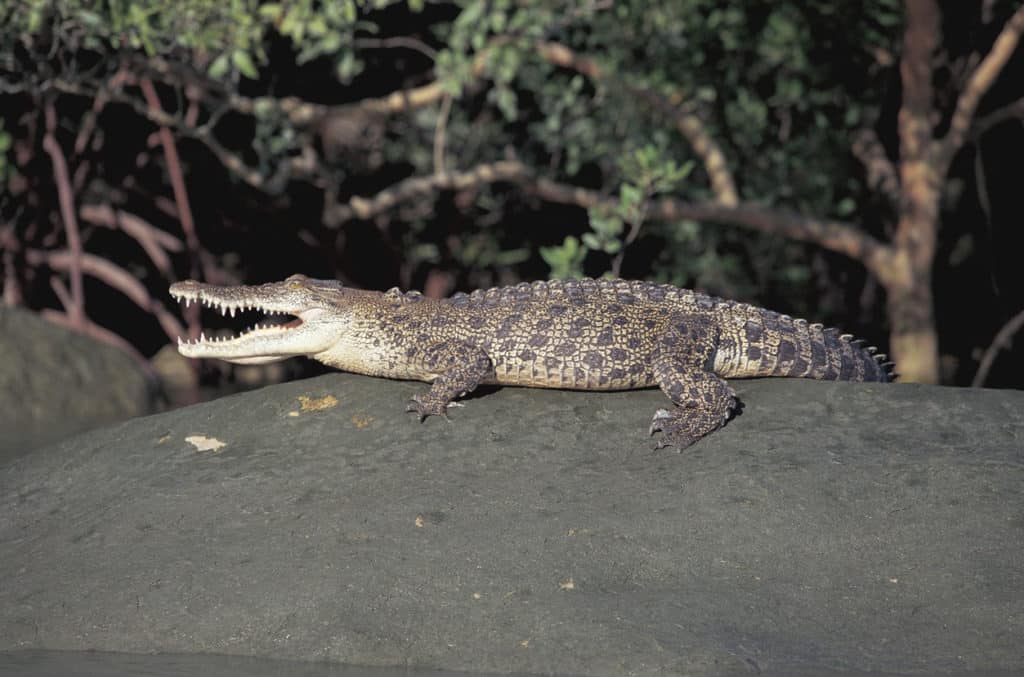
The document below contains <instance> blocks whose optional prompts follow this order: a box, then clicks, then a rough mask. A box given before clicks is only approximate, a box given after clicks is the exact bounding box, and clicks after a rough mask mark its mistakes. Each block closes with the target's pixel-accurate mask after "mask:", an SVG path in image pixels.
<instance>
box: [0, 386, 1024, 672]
mask: <svg viewBox="0 0 1024 677" xmlns="http://www.w3.org/2000/svg"><path fill="white" fill-rule="evenodd" d="M734 385H735V386H736V387H737V390H738V392H739V394H740V396H741V397H742V398H743V399H744V400H745V402H746V409H745V411H744V413H743V414H742V415H741V416H739V417H737V418H736V419H735V420H733V421H732V422H731V423H730V424H729V425H728V426H727V427H726V428H724V429H723V430H721V431H719V432H716V433H714V434H713V435H711V436H710V437H708V438H706V439H705V440H703V441H701V442H699V443H698V444H697V445H695V446H694V447H692V448H690V449H689V450H687V451H686V452H684V453H682V454H677V453H674V452H671V451H665V450H663V451H657V452H656V451H653V450H652V442H651V441H650V439H649V438H647V437H646V430H647V425H648V422H649V418H650V415H651V413H652V412H653V410H654V409H655V408H657V407H659V406H663V405H664V398H663V396H662V395H661V393H659V392H657V391H646V392H633V393H571V392H557V391H544V390H528V389H514V388H505V389H502V390H498V391H496V392H490V393H485V394H483V395H482V396H480V397H474V398H471V399H470V400H469V401H467V403H466V407H465V408H463V409H456V410H454V411H453V412H452V419H453V422H452V423H447V422H445V421H444V420H441V419H436V418H435V419H429V420H428V421H427V422H426V423H424V424H422V425H420V424H418V423H416V422H415V420H414V419H413V418H411V416H410V415H408V414H404V413H403V409H404V406H405V401H406V399H407V398H408V397H409V396H410V395H412V394H413V393H416V392H419V391H421V390H422V389H423V388H424V385H423V384H415V383H398V382H389V381H384V380H377V379H370V378H364V377H358V376H351V375H344V374H337V375H329V376H325V377H320V378H316V379H311V380H307V381H301V382H295V383H290V384H286V385H281V386H275V387H273V388H267V389H264V390H259V391H255V392H250V393H245V394H241V395H237V396H233V397H229V398H225V399H222V400H219V401H216V402H212V403H208V404H203V405H198V406H194V407H189V408H187V409H181V410H178V411H173V412H170V413H165V414H160V415H157V416H151V417H148V418H143V419H135V420H132V421H128V422H125V423H122V424H119V425H116V426H113V427H109V428H106V429H104V430H99V431H94V432H91V433H87V434H85V435H82V436H79V437H77V438H74V439H72V440H68V441H65V442H63V443H61V444H59V445H56V446H51V447H48V448H46V449H42V450H39V451H37V452H35V453H33V454H31V455H29V456H27V457H24V458H21V459H18V460H17V461H15V462H13V463H12V464H10V465H9V466H7V467H6V468H4V469H3V471H2V474H0V482H2V484H0V553H2V556H0V580H2V581H3V585H2V587H0V650H3V649H8V650H13V649H99V650H109V651H128V652H153V651H161V652H179V653H181V652H183V653H215V654H218V653H219V654H244V655H252V656H267V657H275V658H286V659H287V658H290V659H302V660H329V661H339V662H345V663H350V664H362V665H411V666H423V667H438V668H447V669H461V670H472V671H484V670H490V671H496V672H506V671H512V670H516V671H527V672H542V673H551V672H559V673H573V674H608V675H621V674H626V673H629V674H664V673H673V674H674V673H678V672H695V673H715V674H729V673H737V674H747V673H753V672H756V671H759V670H760V671H765V672H768V673H792V672H802V673H805V674H821V673H825V672H831V673H843V672H861V671H879V672H890V673H911V672H913V673H940V672H956V673H967V672H983V671H1005V672H1008V673H1009V672H1013V671H1016V670H1021V669H1024V646H1022V643H1021V637H1024V546H1022V543H1024V502H1022V500H1021V499H1022V489H1021V487H1024V471H1022V450H1024V393H1020V392H996V391H985V390H954V389H948V388H938V387H926V386H912V385H854V384H843V383H838V384H836V383H814V382H801V381H781V380H765V381H758V382H741V381H737V382H735V383H734ZM330 397H334V398H336V401H332V400H331V399H330ZM322 398H327V399H322ZM219 444H222V445H223V446H220V447H218V445H219Z"/></svg>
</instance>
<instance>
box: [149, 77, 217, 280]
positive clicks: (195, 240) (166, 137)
mask: <svg viewBox="0 0 1024 677" xmlns="http://www.w3.org/2000/svg"><path fill="white" fill-rule="evenodd" d="M139 87H140V88H141V89H142V96H143V97H144V98H145V99H146V104H147V105H148V106H149V108H150V109H151V110H162V107H161V105H160V97H158V96H157V94H156V88H155V87H154V86H153V82H152V81H151V80H150V79H149V78H142V79H141V81H140V82H139ZM158 134H159V136H160V145H161V146H162V147H163V151H164V159H165V160H166V161H167V174H168V176H169V177H170V180H171V190H172V191H173V192H174V201H175V203H176V204H177V207H178V220H179V221H180V222H181V230H182V231H183V232H184V233H185V247H186V249H187V250H188V258H189V268H190V276H191V277H198V274H199V265H200V261H199V247H200V245H199V236H198V235H197V234H196V225H195V222H194V221H193V220H192V206H191V204H189V199H188V189H187V188H186V186H185V175H184V173H183V172H182V170H181V160H180V158H179V157H178V149H177V147H176V146H175V144H174V135H173V134H171V130H170V129H169V128H168V127H167V126H166V125H160V127H159V129H158ZM203 272H204V273H205V272H206V271H203ZM206 278H207V279H209V276H206Z"/></svg>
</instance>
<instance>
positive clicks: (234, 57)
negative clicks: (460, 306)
mask: <svg viewBox="0 0 1024 677" xmlns="http://www.w3.org/2000/svg"><path fill="white" fill-rule="evenodd" d="M416 13H421V15H420V14H416ZM411 14H415V18H416V20H415V21H410V19H409V17H410V15H411ZM396 16H397V17H399V19H394V17H396ZM402 17H404V18H402ZM0 19H2V21H0V55H10V54H13V53H15V52H16V51H17V49H23V50H27V51H28V52H29V53H30V54H32V55H35V56H36V57H37V59H36V64H35V65H37V66H38V68H39V72H38V73H31V72H26V69H25V68H24V65H23V64H21V63H14V62H13V60H11V59H10V58H9V57H6V56H5V57H4V58H6V59H7V60H6V61H4V60H0V77H2V78H3V79H4V80H6V81H7V82H18V81H19V79H22V78H32V77H35V78H36V80H37V81H40V82H42V81H45V80H46V79H47V78H49V77H52V75H53V74H52V73H49V72H46V69H47V68H50V67H51V64H50V62H49V61H48V60H47V57H46V55H47V54H51V53H56V52H61V53H64V54H70V55H81V53H82V51H83V50H91V52H92V53H94V54H98V55H101V56H104V55H105V56H107V57H109V58H110V63H111V64H112V63H114V62H115V58H116V56H117V55H118V54H119V53H122V52H128V51H131V52H137V53H140V54H144V55H148V56H152V57H156V56H159V57H162V58H164V59H167V60H169V61H171V62H174V63H181V64H186V65H188V66H190V67H197V68H199V69H200V70H202V71H204V72H205V73H206V74H207V75H208V76H209V77H210V78H212V79H214V80H218V81H220V82H221V83H223V84H224V85H226V87H227V90H228V91H229V92H232V93H234V92H235V91H236V88H237V86H238V85H239V84H240V82H239V81H240V79H246V80H249V82H245V83H242V84H244V86H245V87H246V88H248V89H247V93H250V92H251V90H253V89H255V90H257V91H258V93H259V94H260V95H263V96H266V97H268V98H270V97H273V96H274V95H275V88H276V87H277V85H278V84H279V83H277V82H276V80H275V74H274V73H272V72H270V68H269V66H270V64H268V61H267V56H268V50H267V47H268V45H269V44H270V43H269V39H270V37H271V36H276V38H277V39H279V40H280V39H281V38H283V39H284V40H286V41H287V42H289V43H290V44H291V45H292V46H293V47H294V58H295V64H294V66H293V68H294V69H295V70H296V72H300V73H305V74H307V75H308V74H309V73H325V72H326V73H333V78H334V81H333V82H320V83H319V85H320V86H319V87H318V88H317V89H316V90H314V91H313V92H312V94H313V96H311V97H310V98H319V97H320V96H321V95H322V93H323V96H325V97H326V98H330V97H333V98H335V99H337V98H338V97H339V94H340V93H342V92H343V93H344V96H346V97H349V96H350V95H352V94H353V92H355V94H357V95H358V94H360V92H359V91H358V90H355V89H352V90H350V89H348V88H349V87H353V88H354V87H356V86H357V85H358V84H359V83H360V82H364V83H365V82H371V83H376V82H377V81H378V80H379V79H380V78H388V80H387V82H389V83H391V84H392V85H393V87H394V89H395V90H397V89H401V88H410V87H415V86H419V85H422V84H425V83H429V82H434V81H436V82H439V83H440V84H441V85H442V87H443V88H444V90H445V91H446V92H447V93H448V94H450V95H451V97H452V108H451V110H450V111H449V112H448V114H447V117H444V118H443V119H442V116H441V114H440V113H439V106H437V105H430V106H426V107H423V108H420V109H413V110H410V111H406V112H403V113H401V114H397V115H392V116H390V117H388V118H387V119H386V120H384V119H382V120H381V121H380V124H382V125H388V128H387V130H386V132H385V133H384V134H382V140H381V141H380V142H379V145H380V147H379V148H375V149H374V150H375V151H379V155H380V157H381V158H382V160H381V161H382V162H384V163H386V165H387V166H388V167H389V168H390V169H391V170H392V171H391V173H390V174H387V176H388V177H389V179H388V180H389V181H390V180H393V179H394V177H395V176H396V175H397V174H399V173H404V174H409V175H421V176H422V175H427V174H430V173H431V172H433V171H434V162H435V161H436V158H435V148H434V144H435V142H436V140H437V138H438V137H437V134H438V129H439V127H443V128H444V130H443V131H444V138H445V145H444V148H443V149H442V150H444V153H445V158H446V159H445V161H446V163H447V165H448V166H450V167H452V168H457V169H466V168H470V167H473V166H475V165H477V164H480V163H484V162H492V161H494V160H496V159H501V158H503V157H506V156H507V155H509V154H513V155H514V156H515V157H516V158H518V159H521V160H523V161H524V162H526V163H528V164H530V165H532V166H534V167H535V168H536V170H537V173H538V174H539V175H542V176H545V177H550V178H552V179H555V180H558V181H561V182H564V183H567V184H575V185H586V186H588V187H591V188H598V189H599V190H601V192H602V193H603V194H604V195H609V196H616V202H615V204H614V205H613V206H612V207H608V208H595V209H591V210H589V213H588V214H587V217H588V220H589V227H587V226H586V225H585V224H583V223H577V224H564V226H563V225H561V224H553V225H550V226H545V228H547V229H548V230H545V231H543V232H542V231H541V229H540V228H534V227H530V226H527V227H522V228H519V227H510V226H509V224H508V223H507V222H501V221H498V225H488V226H483V225H476V226H474V225H464V226H462V228H461V230H459V231H458V232H456V233H448V234H446V235H445V236H437V235H432V233H433V232H434V231H433V230H432V229H431V228H430V227H429V226H428V221H429V217H427V216H424V214H423V213H422V212H420V213H417V214H415V215H414V216H412V217H410V219H409V222H411V223H413V224H415V225H411V226H410V225H406V226H404V230H402V231H401V232H397V233H391V234H390V236H391V237H392V239H393V241H394V242H396V243H397V244H396V245H395V246H396V249H398V250H400V251H399V252H398V255H399V256H400V257H401V258H402V259H403V260H405V261H407V262H409V264H410V265H411V266H413V267H419V268H426V267H429V266H437V265H457V266H462V267H465V268H468V269H480V268H484V269H489V270H491V271H492V272H500V271H502V270H504V271H508V270H509V269H515V268H516V267H519V266H523V267H524V269H526V270H532V271H536V270H537V268H538V265H540V266H542V265H546V266H547V267H548V268H550V271H551V274H552V275H553V276H556V277H563V276H577V275H581V274H582V273H583V272H584V269H585V268H586V272H590V273H591V274H595V273H600V272H603V271H605V270H608V269H610V268H612V267H613V265H618V264H619V263H621V262H622V260H623V257H624V256H625V257H626V258H627V260H630V261H632V262H633V264H634V265H633V270H635V271H636V272H637V274H644V275H648V276H651V277H657V278H660V279H666V280H671V281H673V282H677V283H681V284H689V285H697V286H701V287H705V288H710V289H712V290H714V291H717V292H720V293H736V295H741V296H749V292H751V290H753V289H754V288H755V287H758V288H764V287H765V286H771V285H773V284H777V285H790V284H800V283H801V280H806V278H807V275H808V269H807V267H806V265H804V264H802V263H800V262H799V261H797V260H795V259H794V257H795V256H801V255H802V253H803V251H804V250H802V249H801V248H799V247H796V248H794V247H789V246H787V247H769V246H765V242H766V241H768V240H769V239H770V238H766V237H761V236H758V235H756V234H753V233H751V232H750V231H740V230H738V229H729V228H721V227H709V226H704V225H700V224H695V223H691V222H681V223H660V222H657V221H652V220H649V219H648V218H647V214H646V210H645V205H646V204H647V202H648V200H650V199H652V198H657V197H659V196H668V195H670V196H673V197H677V198H679V199H682V200H689V201H702V200H707V199H710V198H711V197H713V196H712V195H711V193H710V188H709V180H708V177H707V174H706V171H705V169H704V167H703V163H702V162H701V159H700V158H699V157H698V155H697V154H696V153H695V151H694V149H693V147H692V146H691V145H690V143H689V141H688V140H687V138H686V136H685V135H684V134H682V133H681V132H680V130H679V129H678V128H677V126H676V121H675V120H674V119H673V118H672V117H671V115H668V114H666V113H665V112H656V111H654V110H652V107H651V105H650V103H649V102H648V101H645V100H644V99H643V97H639V96H637V95H636V92H637V91H642V90H645V91H648V92H652V93H655V94H657V95H658V96H661V97H663V98H664V99H667V100H669V101H671V102H672V105H673V106H675V107H677V108H678V109H679V110H680V111H683V112H686V113H692V114H694V115H695V116H696V117H697V118H698V119H699V120H700V121H701V122H702V124H703V125H704V127H705V130H704V131H705V132H706V133H707V134H708V135H709V136H710V137H711V138H713V139H715V140H716V141H717V142H718V143H719V145H720V146H721V147H722V150H723V152H724V153H725V156H726V160H727V163H728V166H729V168H730V170H731V171H732V172H733V173H734V176H735V179H736V183H737V185H739V186H740V187H741V190H742V193H743V196H744V198H746V199H750V200H754V201H758V202H762V203H765V204H784V205H786V206H788V207H791V208H794V209H798V210H803V211H806V212H808V213H813V214H819V215H830V216H836V217H842V218H846V219H849V220H853V221H856V220H857V219H859V218H861V216H862V214H863V212H862V210H863V209H865V208H866V207H865V200H864V199H863V194H862V193H863V192H864V190H863V186H861V184H860V182H859V180H858V179H856V178H855V173H856V171H857V167H856V166H855V165H853V163H852V161H851V158H850V153H849V149H850V146H851V139H852V135H853V133H855V132H856V131H858V130H859V129H861V128H862V126H864V125H865V124H867V123H869V122H870V121H873V120H875V119H877V106H878V104H879V102H880V101H881V99H882V93H881V91H880V89H879V88H880V87H881V86H883V84H884V82H885V79H884V78H883V77H880V76H881V71H882V69H883V68H887V67H889V66H887V65H886V64H885V63H883V60H881V59H880V58H879V57H878V55H879V54H884V53H889V52H891V50H892V49H893V45H894V44H896V41H897V40H898V31H899V26H900V21H901V8H900V3H899V0H865V2H861V3H849V2H842V1H840V0H822V1H821V2H813V3H807V2H800V1H798V0H743V1H742V2H741V1H740V0H733V1H731V2H722V1H721V0H675V1H674V2H668V3H665V2H655V1H654V0H619V1H617V2H614V3H604V2H587V3H580V2H577V1H575V0H573V1H570V0H551V1H542V0H525V1H523V0H463V1H461V2H451V3H445V2H441V3H431V4H430V5H427V4H426V3H424V2H422V0H417V1H414V2H407V3H403V2H397V1H395V0H337V1H335V2H321V1H319V0H288V1H287V2H285V1H283V0H280V1H276V2H259V1H258V0H109V1H107V2H99V3H97V2H94V1H93V0H24V1H20V2H15V3H13V4H9V5H8V6H6V7H5V8H2V9H0ZM420 19H422V20H420ZM396 35H397V36H403V37H408V38H409V39H410V40H411V41H417V42H419V43H421V44H422V45H423V46H424V48H423V49H422V50H421V53H422V54H428V55H429V58H428V59H427V60H426V65H422V64H423V62H424V60H423V59H422V58H421V59H420V61H419V62H415V63H420V64H421V65H418V66H416V67H415V68H416V69H418V70H415V69H413V70H408V69H407V70H402V69H403V68H405V66H403V65H402V64H404V63H406V61H405V60H403V58H402V56H403V55H404V54H406V52H404V51H403V50H408V47H407V46H405V47H403V46H399V47H388V48H387V49H384V48H382V47H379V46H372V45H370V43H372V42H373V41H374V40H375V39H376V40H377V42H379V43H383V42H384V41H385V39H386V38H389V37H392V36H396ZM542 42H555V43H558V44H560V45H564V46H565V47H568V48H569V49H571V50H572V51H573V52H574V53H575V54H577V55H579V56H580V57H581V58H584V59H587V60H589V62H590V63H591V64H593V65H594V66H595V67H596V68H597V69H598V70H599V71H600V75H599V76H596V77H595V76H593V75H592V74H591V73H589V72H580V70H578V69H574V68H571V67H566V66H564V65H558V64H554V63H552V62H551V61H549V60H548V59H546V58H545V57H544V55H543V54H542V53H541V51H540V50H539V49H538V44H539V43H542ZM368 45H370V46H368ZM62 63H63V64H65V67H66V68H68V70H69V71H71V72H68V73H65V75H68V76H69V77H71V78H72V79H73V76H74V75H75V73H74V72H73V71H74V66H75V64H74V59H73V58H72V59H64V60H63V61H62ZM409 63H413V62H412V61H410V62H409ZM382 64H383V65H382ZM325 65H326V66H328V67H327V68H324V66H325ZM53 67H56V66H53ZM110 69H111V70H112V69H113V66H111V67H110ZM303 69H307V70H303ZM321 77H322V76H321ZM374 86H376V85H374ZM371 89H373V87H371ZM211 91H213V90H211ZM306 95H307V96H309V95H310V92H308V91H307V92H306ZM372 95H373V96H379V95H380V90H379V88H378V89H373V94H372ZM352 98H358V96H352ZM248 115H249V117H250V118H251V119H252V127H251V129H252V134H253V136H252V141H251V144H250V145H249V146H248V147H245V148H235V149H232V150H235V151H236V152H237V153H238V154H239V155H242V156H244V157H245V158H246V159H247V161H248V162H249V163H250V164H251V165H252V166H253V167H254V168H255V169H257V170H259V171H261V172H266V173H269V172H271V171H273V169H274V168H276V167H279V166H281V165H282V163H284V162H286V161H288V160H289V159H291V158H294V157H295V156H296V155H297V154H298V153H299V152H301V151H302V150H303V149H307V148H310V147H317V143H313V142H310V135H311V134H312V133H313V132H311V130H310V129H308V128H303V127H302V126H301V125H298V124H295V123H294V122H293V121H292V119H291V118H289V117H288V115H286V114H284V113H283V112H282V111H281V110H279V109H278V108H276V107H274V106H270V105H268V106H263V107H257V110H256V112H255V114H252V113H249V114H248ZM75 124H77V121H75V120H71V121H68V126H73V125H75ZM4 138H5V137H4V136H0V143H3V142H4ZM7 143H8V144H9V141H7ZM354 155H356V156H358V157H359V158H361V157H362V156H363V155H365V153H361V152H360V151H359V150H357V151H356V152H354ZM3 158H4V153H0V176H2V172H3V171H4V168H5V167H6V164H4V162H5V161H4V159H3ZM350 159H351V158H350V157H349V156H344V157H343V158H342V159H340V160H337V164H338V167H339V168H340V170H341V171H343V172H344V173H345V176H357V175H359V172H360V171H366V170H361V169H360V168H359V167H357V166H354V165H355V164H356V163H353V162H351V161H350ZM396 167H397V168H399V169H395V168H396ZM331 169H332V170H333V169H335V167H332V168H331ZM371 171H372V170H371ZM359 178H361V179H364V181H362V182H359V183H358V185H363V186H375V185H380V186H381V187H384V186H383V185H381V183H382V182H381V180H380V177H374V176H370V175H369V174H364V175H362V176H359ZM309 180H310V182H311V183H313V184H314V185H317V186H323V185H333V183H332V182H334V181H335V178H334V177H333V176H331V177H326V178H325V177H324V176H318V177H316V178H315V180H314V179H313V178H310V179H309ZM340 190H341V194H343V195H344V194H345V191H346V190H348V188H347V187H346V186H345V185H342V186H341V187H340ZM487 200H491V201H493V202H492V203H489V204H487V205H486V206H485V201H487ZM506 206H507V203H506V202H503V201H501V200H500V199H498V198H496V197H495V194H492V192H491V191H490V190H482V191H480V192H479V194H478V196H477V202H476V203H475V204H474V205H473V206H472V207H471V209H477V210H480V212H486V213H488V214H492V213H495V214H498V216H499V217H500V215H501V214H502V210H504V209H505V208H506ZM424 209H427V210H429V205H428V206H426V207H424ZM463 223H464V224H468V223H472V219H465V220H463ZM550 229H554V230H555V231H556V232H550ZM396 230H397V228H396ZM551 242H560V244H557V245H554V246H541V245H542V244H548V243H551ZM641 245H643V247H644V249H643V250H644V251H648V252H649V251H660V253H659V254H657V255H656V257H654V258H652V259H651V260H650V261H648V262H646V265H645V266H644V265H639V263H638V262H637V260H636V259H635V258H630V257H631V256H633V254H632V252H634V251H638V250H640V249H641ZM531 264H532V267H530V266H531ZM512 272H514V271H512Z"/></svg>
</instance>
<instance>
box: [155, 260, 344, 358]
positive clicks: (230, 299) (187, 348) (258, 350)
mask: <svg viewBox="0 0 1024 677" xmlns="http://www.w3.org/2000/svg"><path fill="white" fill-rule="evenodd" d="M170 292H171V296H173V297H174V298H175V299H177V300H179V301H182V300H183V301H185V305H186V306H188V305H189V304H190V303H192V302H197V303H201V304H203V305H204V306H207V307H209V308H214V309H216V310H218V311H220V313H221V314H224V315H231V316H232V317H234V315H235V313H236V312H239V311H245V310H257V311H262V312H264V313H266V314H268V315H274V314H280V315H291V316H294V318H293V319H292V320H291V321H289V322H286V323H284V324H269V325H262V326H261V325H259V324H257V325H256V326H255V327H253V328H251V329H248V330H246V331H244V332H242V333H241V334H240V335H238V336H232V337H209V338H208V337H207V336H206V335H205V332H204V333H202V334H200V336H199V338H198V339H195V340H191V341H188V340H184V339H181V338H179V339H178V351H179V352H180V353H181V354H182V355H184V356H185V357H197V358H213V359H218V360H226V361H228V362H235V363H237V364H265V363H267V362H277V361H279V360H283V359H286V358H288V357H292V356H295V355H307V356H311V355H316V354H318V353H322V352H324V351H325V350H327V349H328V348H330V347H331V346H332V345H333V344H334V342H335V341H337V339H338V335H339V332H340V331H341V330H342V327H340V326H339V325H340V324H343V323H344V322H345V320H344V317H343V315H344V314H343V313H339V312H338V311H339V306H340V305H341V304H340V303H339V301H340V300H341V295H342V294H343V291H342V286H341V283H340V282H336V281H334V280H314V279H311V278H308V277H306V276H305V275H292V276H291V277H289V278H288V279H287V280H285V281H284V282H271V283H269V284H261V285H256V286H246V285H239V286H232V287H220V286H217V285H212V284H204V283H202V282H196V281H195V280H187V281H185V282H177V283H175V284H173V285H171V289H170Z"/></svg>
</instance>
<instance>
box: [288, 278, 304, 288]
mask: <svg viewBox="0 0 1024 677" xmlns="http://www.w3.org/2000/svg"><path fill="white" fill-rule="evenodd" d="M288 288H289V289H302V283H301V282H299V281H298V280H289V281H288Z"/></svg>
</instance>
